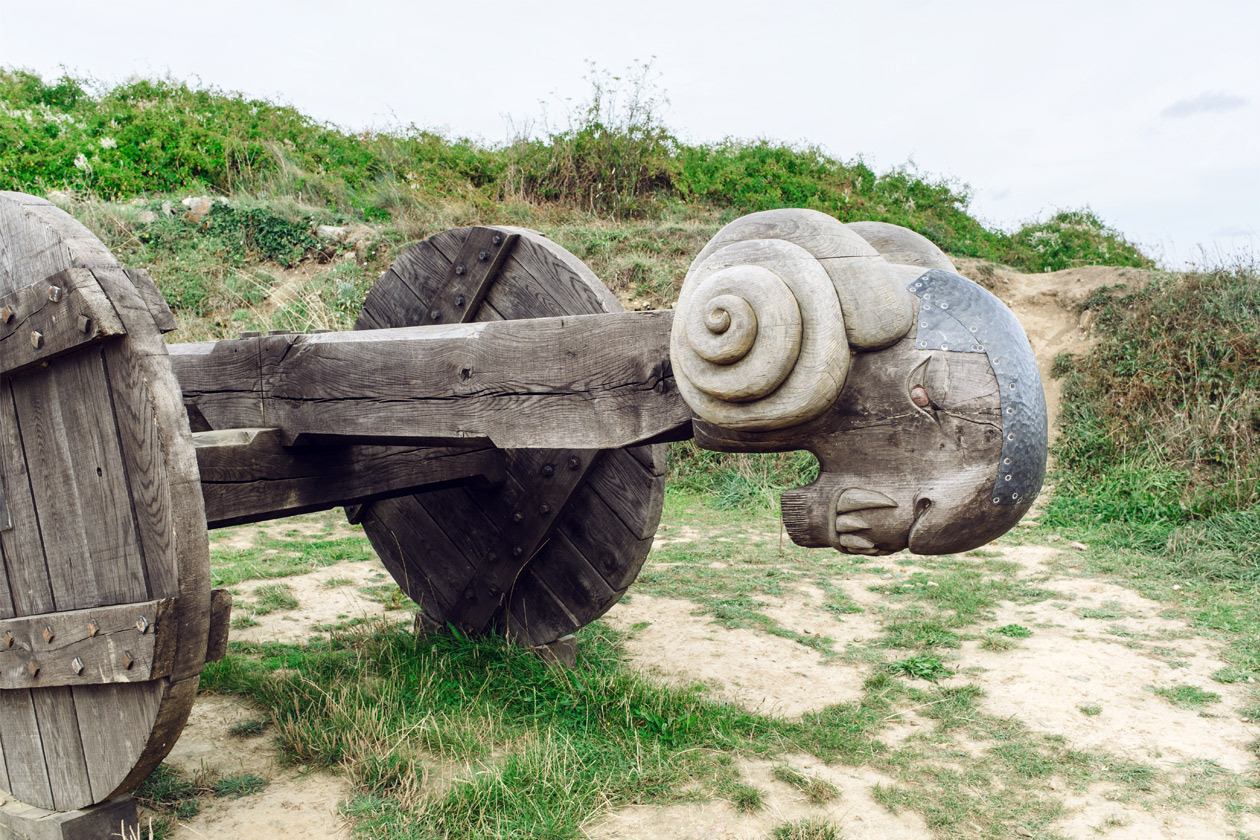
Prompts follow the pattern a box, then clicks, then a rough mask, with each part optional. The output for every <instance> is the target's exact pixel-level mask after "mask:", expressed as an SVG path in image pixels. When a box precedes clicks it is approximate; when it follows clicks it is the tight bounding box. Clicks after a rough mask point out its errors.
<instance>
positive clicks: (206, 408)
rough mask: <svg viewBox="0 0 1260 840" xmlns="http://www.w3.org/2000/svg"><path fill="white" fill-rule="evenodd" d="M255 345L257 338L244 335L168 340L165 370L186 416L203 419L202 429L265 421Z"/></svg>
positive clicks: (250, 425) (240, 426) (258, 425)
mask: <svg viewBox="0 0 1260 840" xmlns="http://www.w3.org/2000/svg"><path fill="white" fill-rule="evenodd" d="M258 349H259V345H258V343H257V342H254V341H249V340H243V341H238V340H228V341H197V342H193V343H190V344H172V345H171V346H170V354H171V355H170V360H171V370H172V371H173V372H174V374H175V378H176V379H177V380H179V387H180V391H181V392H182V393H183V400H184V407H185V409H186V410H187V411H188V414H189V417H190V418H191V417H193V416H194V413H195V414H196V415H197V416H198V417H199V418H200V419H202V420H203V422H205V423H206V424H208V425H207V426H206V429H243V428H261V427H264V426H266V425H267V424H266V423H264V422H263V410H262V377H261V372H260V369H259V364H260V361H259V358H258ZM225 388H226V389H228V393H227V395H226V396H224V395H223V391H224V389H225ZM212 418H213V419H212ZM197 431H202V429H197Z"/></svg>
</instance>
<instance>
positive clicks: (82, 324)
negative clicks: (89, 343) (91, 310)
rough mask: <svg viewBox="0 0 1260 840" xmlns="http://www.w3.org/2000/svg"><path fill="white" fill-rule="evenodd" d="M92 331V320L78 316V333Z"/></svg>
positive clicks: (84, 316)
mask: <svg viewBox="0 0 1260 840" xmlns="http://www.w3.org/2000/svg"><path fill="white" fill-rule="evenodd" d="M91 331H92V319H91V318H89V317H88V316H86V315H80V316H79V332H81V333H89V332H91Z"/></svg>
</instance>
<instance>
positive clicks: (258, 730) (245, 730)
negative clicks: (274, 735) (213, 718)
mask: <svg viewBox="0 0 1260 840" xmlns="http://www.w3.org/2000/svg"><path fill="white" fill-rule="evenodd" d="M269 726H271V721H270V720H267V719H265V718H249V719H248V720H243V721H240V722H239V723H234V724H232V725H231V726H230V727H228V734H229V735H231V736H232V737H233V738H256V737H257V736H259V735H261V734H263V733H264V732H266V731H267V728H268V727H269Z"/></svg>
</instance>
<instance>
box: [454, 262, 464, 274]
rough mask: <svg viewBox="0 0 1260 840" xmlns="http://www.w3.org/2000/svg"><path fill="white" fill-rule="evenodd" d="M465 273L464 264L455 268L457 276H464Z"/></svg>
mask: <svg viewBox="0 0 1260 840" xmlns="http://www.w3.org/2000/svg"><path fill="white" fill-rule="evenodd" d="M464 271H465V269H464V264H463V263H460V264H459V265H457V266H455V273H456V274H463V273H464Z"/></svg>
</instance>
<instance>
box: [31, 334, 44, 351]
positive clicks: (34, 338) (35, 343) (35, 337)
mask: <svg viewBox="0 0 1260 840" xmlns="http://www.w3.org/2000/svg"><path fill="white" fill-rule="evenodd" d="M31 346H32V347H34V348H35V349H36V350H38V349H39V348H41V347H43V346H44V334H43V333H42V332H39V331H38V330H31Z"/></svg>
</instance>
